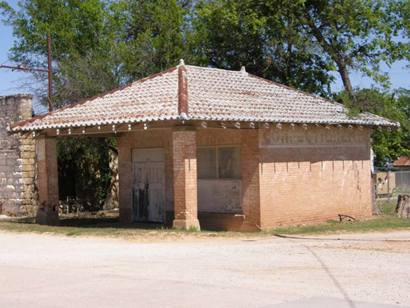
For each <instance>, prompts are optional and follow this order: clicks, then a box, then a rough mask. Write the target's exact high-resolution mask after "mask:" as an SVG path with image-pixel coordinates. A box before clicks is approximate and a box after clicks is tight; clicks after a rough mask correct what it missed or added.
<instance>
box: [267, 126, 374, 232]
mask: <svg viewBox="0 0 410 308" xmlns="http://www.w3.org/2000/svg"><path fill="white" fill-rule="evenodd" d="M299 129H301V128H299ZM313 130H314V131H315V133H317V134H325V135H327V136H332V135H335V134H338V135H339V136H340V135H341V136H342V137H343V138H345V137H346V140H347V142H349V141H348V140H349V138H350V137H351V136H355V137H357V139H358V140H356V141H352V144H346V145H345V146H338V145H337V144H335V145H331V144H315V143H313V144H310V145H306V144H303V142H301V144H300V145H297V146H295V145H293V146H292V147H280V146H279V147H272V148H266V147H263V146H261V149H260V151H261V165H260V184H261V186H260V189H261V227H262V228H264V229H266V228H272V227H275V226H278V225H286V224H299V223H312V222H321V221H326V220H329V219H338V216H337V215H338V214H346V215H351V216H354V217H357V218H363V217H369V216H371V208H372V207H371V186H370V185H371V177H370V175H371V174H370V160H369V158H370V150H369V144H368V141H369V131H368V130H359V129H357V128H355V129H347V128H342V129H337V128H334V129H332V130H325V129H324V128H316V129H315V128H314V129H313ZM272 134H282V132H281V131H278V130H276V131H272Z"/></svg>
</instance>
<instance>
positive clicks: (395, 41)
mask: <svg viewBox="0 0 410 308" xmlns="http://www.w3.org/2000/svg"><path fill="white" fill-rule="evenodd" d="M408 3H409V2H408V0H404V1H402V0H388V1H385V0H306V2H305V4H304V8H303V10H302V12H303V15H302V16H301V22H302V23H303V24H304V25H305V28H306V30H307V32H308V33H309V34H310V35H311V37H312V39H313V40H314V41H315V42H316V43H317V44H318V45H319V46H320V47H321V48H322V52H323V53H325V54H326V55H327V57H328V58H329V60H330V61H331V62H332V63H333V64H334V65H335V66H336V68H337V71H338V73H339V74H340V77H341V79H342V81H343V85H344V89H345V91H346V92H347V94H348V96H349V98H350V99H351V100H353V101H354V100H355V99H354V91H353V86H352V84H351V81H350V75H349V73H350V71H351V70H356V71H359V72H362V73H364V74H365V75H367V76H369V77H371V78H373V79H374V80H375V81H377V82H380V83H382V84H384V85H386V84H387V82H388V78H387V76H386V75H385V74H384V73H383V72H382V71H381V70H380V64H381V63H386V64H387V65H391V64H392V63H393V62H394V61H396V60H398V59H403V58H405V59H408V56H409V55H408V52H409V42H408V40H407V42H406V41H404V40H401V39H400V37H401V36H404V35H405V23H406V21H405V19H404V18H405V15H403V14H402V11H403V10H404V9H405V7H406V5H407V8H408V6H409V4H408ZM407 24H408V21H407Z"/></svg>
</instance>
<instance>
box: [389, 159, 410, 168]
mask: <svg viewBox="0 0 410 308" xmlns="http://www.w3.org/2000/svg"><path fill="white" fill-rule="evenodd" d="M393 166H394V167H410V157H407V156H400V157H399V158H398V159H397V160H395V161H394V162H393Z"/></svg>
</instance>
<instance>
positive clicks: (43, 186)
mask: <svg viewBox="0 0 410 308" xmlns="http://www.w3.org/2000/svg"><path fill="white" fill-rule="evenodd" d="M36 158H37V189H38V199H39V208H38V210H37V218H36V220H37V223H39V224H43V225H56V224H58V168H57V147H56V140H55V139H50V138H45V137H39V138H38V139H36Z"/></svg>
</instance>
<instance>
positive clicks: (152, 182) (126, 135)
mask: <svg viewBox="0 0 410 308" xmlns="http://www.w3.org/2000/svg"><path fill="white" fill-rule="evenodd" d="M224 125H225V127H221V126H220V123H216V122H215V123H214V122H205V121H202V122H199V121H197V122H191V123H189V125H188V124H187V123H186V122H185V121H184V123H182V122H181V121H169V122H162V121H158V122H150V123H141V124H119V125H98V126H96V127H89V128H69V129H58V130H55V129H48V130H44V131H42V132H41V133H37V134H36V135H35V139H36V151H37V159H38V163H37V168H38V192H39V199H40V209H39V211H38V214H37V221H38V222H39V223H43V224H54V223H57V221H58V206H57V205H58V195H59V194H58V168H57V151H56V141H57V138H59V137H78V136H86V137H115V138H116V140H117V145H118V166H119V170H118V171H119V214H120V222H121V224H122V225H132V224H135V223H139V224H141V223H146V222H150V223H157V224H162V225H164V226H167V227H174V228H181V229H200V228H204V229H211V230H257V229H258V226H259V224H260V220H259V219H260V218H259V183H258V168H259V167H258V165H259V161H258V130H256V129H254V128H250V127H249V126H244V125H243V127H242V128H240V129H238V128H236V127H235V126H234V125H235V123H226V124H224Z"/></svg>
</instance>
